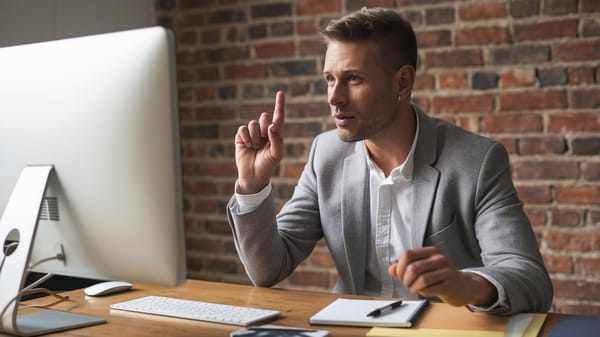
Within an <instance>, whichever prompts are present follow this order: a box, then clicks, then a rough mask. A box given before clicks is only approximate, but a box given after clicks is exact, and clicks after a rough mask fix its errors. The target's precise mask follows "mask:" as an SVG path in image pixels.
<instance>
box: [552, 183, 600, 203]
mask: <svg viewBox="0 0 600 337" xmlns="http://www.w3.org/2000/svg"><path fill="white" fill-rule="evenodd" d="M556 201H558V202H560V203H569V204H596V205H599V204H600V186H556Z"/></svg>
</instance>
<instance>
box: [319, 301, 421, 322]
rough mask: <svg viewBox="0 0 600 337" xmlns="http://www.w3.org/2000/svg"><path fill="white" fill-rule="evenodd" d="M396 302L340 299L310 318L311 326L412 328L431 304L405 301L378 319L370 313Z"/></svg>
mask: <svg viewBox="0 0 600 337" xmlns="http://www.w3.org/2000/svg"><path fill="white" fill-rule="evenodd" d="M393 302H395V300H358V299H347V298H338V299H336V300H335V301H333V302H332V303H331V304H329V305H328V306H326V307H325V308H323V309H322V310H321V311H319V312H318V313H316V314H315V315H314V316H312V317H311V318H310V323H311V324H322V325H348V326H371V327H373V326H382V327H411V326H413V324H414V323H415V322H416V320H417V318H418V317H419V316H420V314H421V313H422V312H423V310H424V309H425V308H426V307H427V305H428V304H429V301H428V300H411V301H403V302H402V305H401V306H400V307H398V308H396V309H394V310H392V311H390V312H387V313H385V314H382V315H380V316H377V317H369V316H367V314H368V313H370V312H371V311H373V310H375V309H377V308H381V307H383V306H385V305H388V304H391V303H393Z"/></svg>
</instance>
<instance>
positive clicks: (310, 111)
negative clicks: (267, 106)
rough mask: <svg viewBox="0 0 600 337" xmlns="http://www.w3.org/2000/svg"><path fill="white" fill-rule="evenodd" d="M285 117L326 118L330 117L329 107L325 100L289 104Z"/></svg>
mask: <svg viewBox="0 0 600 337" xmlns="http://www.w3.org/2000/svg"><path fill="white" fill-rule="evenodd" d="M271 109H272V107H271ZM285 116H286V118H288V117H289V118H306V117H325V116H329V105H328V104H327V102H326V101H325V100H324V99H323V100H320V101H315V102H299V103H288V104H287V106H286V110H285Z"/></svg>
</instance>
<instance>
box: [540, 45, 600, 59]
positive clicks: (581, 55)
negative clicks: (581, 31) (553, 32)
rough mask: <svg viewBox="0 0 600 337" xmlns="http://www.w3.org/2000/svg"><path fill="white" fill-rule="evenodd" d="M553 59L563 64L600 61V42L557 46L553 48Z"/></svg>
mask: <svg viewBox="0 0 600 337" xmlns="http://www.w3.org/2000/svg"><path fill="white" fill-rule="evenodd" d="M552 58H553V59H554V60H555V61H563V62H572V61H588V60H597V59H600V40H591V41H576V42H567V43H561V44H555V45H553V46H552Z"/></svg>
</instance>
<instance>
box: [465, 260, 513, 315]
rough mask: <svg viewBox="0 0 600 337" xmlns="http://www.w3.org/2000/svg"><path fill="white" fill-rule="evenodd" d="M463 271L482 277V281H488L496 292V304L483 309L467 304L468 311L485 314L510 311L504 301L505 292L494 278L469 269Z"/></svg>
mask: <svg viewBox="0 0 600 337" xmlns="http://www.w3.org/2000/svg"><path fill="white" fill-rule="evenodd" d="M463 271H466V272H469V273H473V274H477V275H479V276H481V277H483V278H484V279H486V280H488V281H489V282H490V283H491V284H492V285H494V287H496V291H497V292H498V300H496V302H494V303H493V304H492V305H490V306H487V307H483V306H478V305H471V304H468V305H467V307H468V308H469V310H471V311H478V312H486V313H501V312H503V311H507V310H508V309H510V306H509V305H508V303H507V300H506V291H504V287H503V286H502V285H501V284H500V282H498V281H497V280H496V279H495V278H493V277H491V276H490V275H487V274H484V273H482V272H480V271H476V270H470V269H463Z"/></svg>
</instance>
